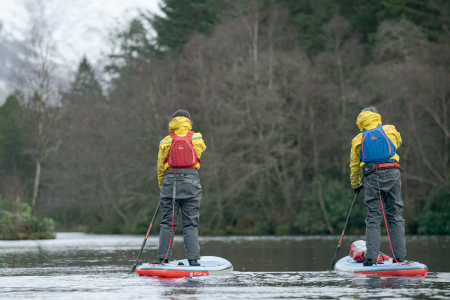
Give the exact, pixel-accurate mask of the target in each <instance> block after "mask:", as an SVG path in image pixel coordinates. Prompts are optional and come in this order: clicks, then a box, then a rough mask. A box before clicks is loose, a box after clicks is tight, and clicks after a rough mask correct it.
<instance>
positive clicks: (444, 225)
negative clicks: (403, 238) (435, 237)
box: [416, 189, 450, 234]
mask: <svg viewBox="0 0 450 300" xmlns="http://www.w3.org/2000/svg"><path fill="white" fill-rule="evenodd" d="M416 221H417V223H418V225H419V228H418V229H417V233H418V234H450V193H449V192H447V191H446V190H442V189H441V190H437V191H434V192H433V193H431V195H430V196H429V198H428V201H427V203H426V204H425V207H424V208H423V210H422V212H421V213H420V214H419V215H418V216H417V218H416Z"/></svg>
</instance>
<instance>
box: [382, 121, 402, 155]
mask: <svg viewBox="0 0 450 300" xmlns="http://www.w3.org/2000/svg"><path fill="white" fill-rule="evenodd" d="M383 130H384V132H386V135H387V137H388V138H389V139H390V140H391V141H392V142H393V143H394V145H395V148H397V149H398V148H400V146H401V145H402V142H403V141H402V136H401V135H400V132H398V131H397V129H395V126H394V125H385V126H383Z"/></svg>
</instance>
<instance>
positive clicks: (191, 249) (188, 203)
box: [158, 169, 202, 260]
mask: <svg viewBox="0 0 450 300" xmlns="http://www.w3.org/2000/svg"><path fill="white" fill-rule="evenodd" d="M174 171H177V176H176V177H175V176H174ZM175 181H176V183H175ZM174 187H175V188H174ZM174 190H175V194H174V193H173V192H174ZM160 199H161V206H162V210H163V220H162V222H161V231H160V235H159V248H158V258H159V259H164V258H165V257H166V254H167V251H168V250H169V255H167V260H169V259H170V257H171V256H172V247H173V238H174V236H175V230H176V229H177V225H178V210H179V208H181V213H182V215H183V220H182V224H183V238H184V249H185V252H186V258H187V259H191V260H199V259H200V245H199V243H198V218H199V209H200V202H201V200H202V186H201V185H200V179H199V177H198V171H197V170H192V169H177V170H167V171H166V176H165V177H164V184H163V187H162V189H161V191H160ZM173 199H175V216H174V220H173V233H172V243H170V232H171V228H172V201H173ZM169 243H170V249H169Z"/></svg>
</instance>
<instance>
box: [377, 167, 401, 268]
mask: <svg viewBox="0 0 450 300" xmlns="http://www.w3.org/2000/svg"><path fill="white" fill-rule="evenodd" d="M375 171H376V173H377V183H378V194H379V196H380V203H381V211H382V212H383V218H384V224H385V225H386V232H387V236H388V241H389V246H390V247H391V252H392V256H393V257H394V260H395V262H396V263H399V262H398V261H397V258H396V257H395V254H394V250H393V249H392V244H391V237H390V236H389V228H388V223H387V220H386V214H385V213H384V206H383V200H382V199H381V189H380V182H379V181H378V168H377V167H376V166H375Z"/></svg>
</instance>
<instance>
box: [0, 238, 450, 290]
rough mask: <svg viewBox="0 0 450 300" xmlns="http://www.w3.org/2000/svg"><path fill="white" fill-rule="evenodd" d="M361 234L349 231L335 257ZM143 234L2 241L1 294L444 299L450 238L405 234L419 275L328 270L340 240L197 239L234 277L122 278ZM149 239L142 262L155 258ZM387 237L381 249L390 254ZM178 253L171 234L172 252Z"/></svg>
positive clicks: (449, 279)
mask: <svg viewBox="0 0 450 300" xmlns="http://www.w3.org/2000/svg"><path fill="white" fill-rule="evenodd" d="M359 238H361V237H350V236H347V237H346V238H345V240H344V243H343V246H342V249H341V252H340V255H339V257H343V256H344V255H347V253H348V250H347V249H348V246H349V245H350V243H351V242H352V241H354V240H357V239H359ZM142 239H143V237H141V236H123V235H91V234H82V233H59V234H58V235H57V239H56V240H48V241H0V299H139V298H143V299H294V298H295V299H305V298H306V299H330V298H340V299H350V298H351V299H382V298H409V299H428V298H447V299H450V258H449V257H450V243H449V242H450V236H441V237H416V236H408V237H407V251H408V258H409V259H410V260H415V261H420V262H422V263H425V264H426V265H427V266H428V268H429V271H430V273H429V274H428V276H427V277H423V278H395V277H392V278H382V277H370V276H364V275H346V274H340V273H335V272H328V271H327V269H328V268H329V265H330V263H331V259H332V257H333V254H334V251H335V247H336V244H337V242H338V240H339V237H337V236H335V237H323V236H311V237H203V238H202V239H201V247H202V253H201V254H202V255H214V256H220V257H223V258H226V259H228V260H229V261H231V262H232V263H233V265H234V269H235V272H234V273H233V275H227V276H219V277H197V278H184V279H174V280H161V279H156V278H146V277H137V276H134V275H127V272H128V270H129V269H130V268H131V266H132V264H133V261H134V258H135V255H136V254H137V252H138V250H139V247H140V245H141V243H142ZM157 243H158V241H157V238H156V237H151V238H149V241H148V242H147V247H146V250H145V252H144V254H143V256H142V257H143V260H144V261H147V262H148V261H151V260H154V259H155V257H156V247H157ZM388 247H389V246H388V243H387V240H383V242H382V249H381V250H382V251H383V252H385V253H389V251H388V250H389V248H388ZM173 258H175V259H182V258H184V249H183V244H182V239H181V238H180V237H176V239H175V249H174V257H173Z"/></svg>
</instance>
